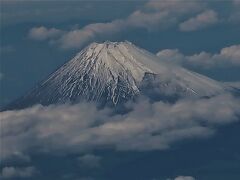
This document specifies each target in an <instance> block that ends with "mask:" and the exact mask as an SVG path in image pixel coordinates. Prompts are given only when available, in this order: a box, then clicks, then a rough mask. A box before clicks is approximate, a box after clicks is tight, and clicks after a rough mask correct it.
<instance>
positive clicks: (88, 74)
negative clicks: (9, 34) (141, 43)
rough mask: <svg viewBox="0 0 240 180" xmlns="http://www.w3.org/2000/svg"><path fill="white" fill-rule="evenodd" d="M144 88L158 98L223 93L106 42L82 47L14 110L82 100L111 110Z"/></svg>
mask: <svg viewBox="0 0 240 180" xmlns="http://www.w3.org/2000/svg"><path fill="white" fill-rule="evenodd" d="M152 86H154V87H152ZM149 88H150V89H154V90H156V91H157V92H159V93H160V95H161V96H162V95H164V96H165V95H167V96H169V95H174V96H175V95H177V96H200V97H201V96H211V95H214V94H216V93H219V92H221V91H223V88H222V87H221V85H220V84H219V83H218V82H216V81H214V80H212V79H209V78H207V77H205V76H202V75H199V74H197V73H194V72H190V71H188V70H186V69H184V68H182V67H180V66H175V65H172V64H168V63H167V62H164V61H161V60H160V59H159V58H158V57H157V56H156V55H154V54H152V53H149V52H147V51H146V50H143V49H141V48H138V47H136V46H135V45H133V44H132V43H130V42H128V41H125V42H109V41H107V42H104V43H92V44H90V45H89V46H87V47H86V48H85V49H83V50H82V51H81V52H79V53H78V54H77V55H76V56H75V57H74V58H73V59H72V60H70V61H68V62H67V63H66V64H64V65H63V66H62V67H60V68H59V69H58V70H57V71H55V72H54V73H52V74H51V75H50V76H49V78H47V80H45V81H43V82H42V83H40V84H39V85H38V86H37V87H36V88H35V89H34V90H33V91H31V92H30V93H28V94H27V95H25V96H24V97H22V98H20V99H19V100H18V101H17V102H15V106H18V107H22V106H29V105H32V104H37V103H41V104H43V105H48V104H53V103H65V102H78V101H81V100H87V101H98V102H110V103H112V104H115V105H116V104H118V103H119V102H122V101H125V100H129V99H131V98H133V97H135V96H137V95H138V94H140V93H142V92H146V91H148V90H149ZM25 104H27V105H25Z"/></svg>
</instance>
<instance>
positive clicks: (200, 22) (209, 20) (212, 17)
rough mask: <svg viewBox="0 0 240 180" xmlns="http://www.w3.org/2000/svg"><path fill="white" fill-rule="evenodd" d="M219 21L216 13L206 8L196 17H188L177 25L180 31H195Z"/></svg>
mask: <svg viewBox="0 0 240 180" xmlns="http://www.w3.org/2000/svg"><path fill="white" fill-rule="evenodd" d="M218 21H219V19H218V15H217V13H216V12H215V11H213V10H206V11H204V12H202V13H200V14H198V15H197V16H196V17H193V18H190V19H189V20H187V21H184V22H183V23H181V24H180V25H179V29H180V30H181V31H196V30H199V29H203V28H206V27H208V26H212V25H214V24H216V23H217V22H218Z"/></svg>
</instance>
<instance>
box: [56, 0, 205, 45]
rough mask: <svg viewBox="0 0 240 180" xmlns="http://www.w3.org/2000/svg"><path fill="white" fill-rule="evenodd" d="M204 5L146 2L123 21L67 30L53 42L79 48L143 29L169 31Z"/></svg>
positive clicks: (118, 20) (196, 3) (199, 3)
mask: <svg viewBox="0 0 240 180" xmlns="http://www.w3.org/2000/svg"><path fill="white" fill-rule="evenodd" d="M203 8H204V3H201V2H195V1H194V2H187V3H183V2H182V1H179V0H173V1H170V2H169V1H149V2H147V3H146V4H145V6H144V7H142V8H141V9H139V10H136V11H134V12H133V13H132V14H130V15H129V16H128V17H126V18H124V19H116V20H113V21H110V22H107V23H93V24H89V25H86V26H85V27H83V28H80V29H75V30H70V31H68V32H66V33H64V34H63V35H62V37H61V38H59V39H58V40H56V41H55V43H56V44H58V45H59V46H60V47H61V48H63V49H69V48H81V47H82V46H84V45H86V44H87V43H89V42H91V41H95V40H97V39H99V38H100V37H101V38H107V39H109V38H111V37H112V36H113V35H116V34H118V33H120V32H123V31H126V30H132V29H136V28H142V29H146V30H149V31H153V30H157V29H163V28H168V27H172V26H174V25H176V24H177V23H178V22H179V20H180V18H181V17H183V16H185V15H187V14H191V13H195V12H199V11H200V10H201V9H203Z"/></svg>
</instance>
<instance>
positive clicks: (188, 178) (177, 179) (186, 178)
mask: <svg viewBox="0 0 240 180" xmlns="http://www.w3.org/2000/svg"><path fill="white" fill-rule="evenodd" d="M167 180H196V179H195V178H194V177H192V176H177V177H175V178H173V179H172V178H168V179H167Z"/></svg>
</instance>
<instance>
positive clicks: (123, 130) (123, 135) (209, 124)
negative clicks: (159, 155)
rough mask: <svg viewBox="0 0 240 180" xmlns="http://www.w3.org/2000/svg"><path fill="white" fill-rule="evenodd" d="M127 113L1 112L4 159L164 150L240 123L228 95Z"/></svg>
mask: <svg viewBox="0 0 240 180" xmlns="http://www.w3.org/2000/svg"><path fill="white" fill-rule="evenodd" d="M129 108H130V109H132V110H131V111H130V112H129V113H127V114H113V113H112V112H111V110H109V109H103V110H97V109H96V107H95V106H94V105H92V104H79V105H73V106H70V105H59V106H48V107H42V106H35V107H32V108H28V109H24V110H19V111H6V112H1V141H2V144H3V146H2V147H3V148H2V152H1V157H2V158H4V159H8V158H10V157H12V156H13V155H14V154H16V153H21V154H29V153H31V152H34V153H41V152H45V153H47V152H48V153H71V152H87V151H88V150H92V149H98V148H103V147H111V148H114V149H117V150H135V151H145V150H161V149H165V148H169V147H170V145H171V144H172V143H174V142H175V141H179V140H182V139H189V138H190V139H191V138H204V137H208V136H210V135H212V134H213V133H214V131H215V127H216V126H217V125H221V124H225V123H230V122H234V121H238V120H239V119H238V116H239V114H240V101H239V100H238V99H236V98H233V97H231V96H230V95H219V96H216V97H213V98H210V99H200V100H196V99H195V100H194V99H185V100H180V101H178V102H176V103H175V104H168V103H163V102H155V103H150V102H149V101H148V100H147V99H143V100H141V101H140V102H139V103H136V104H131V105H129ZM88 159H89V158H88ZM82 160H83V159H82ZM85 160H86V158H85Z"/></svg>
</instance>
